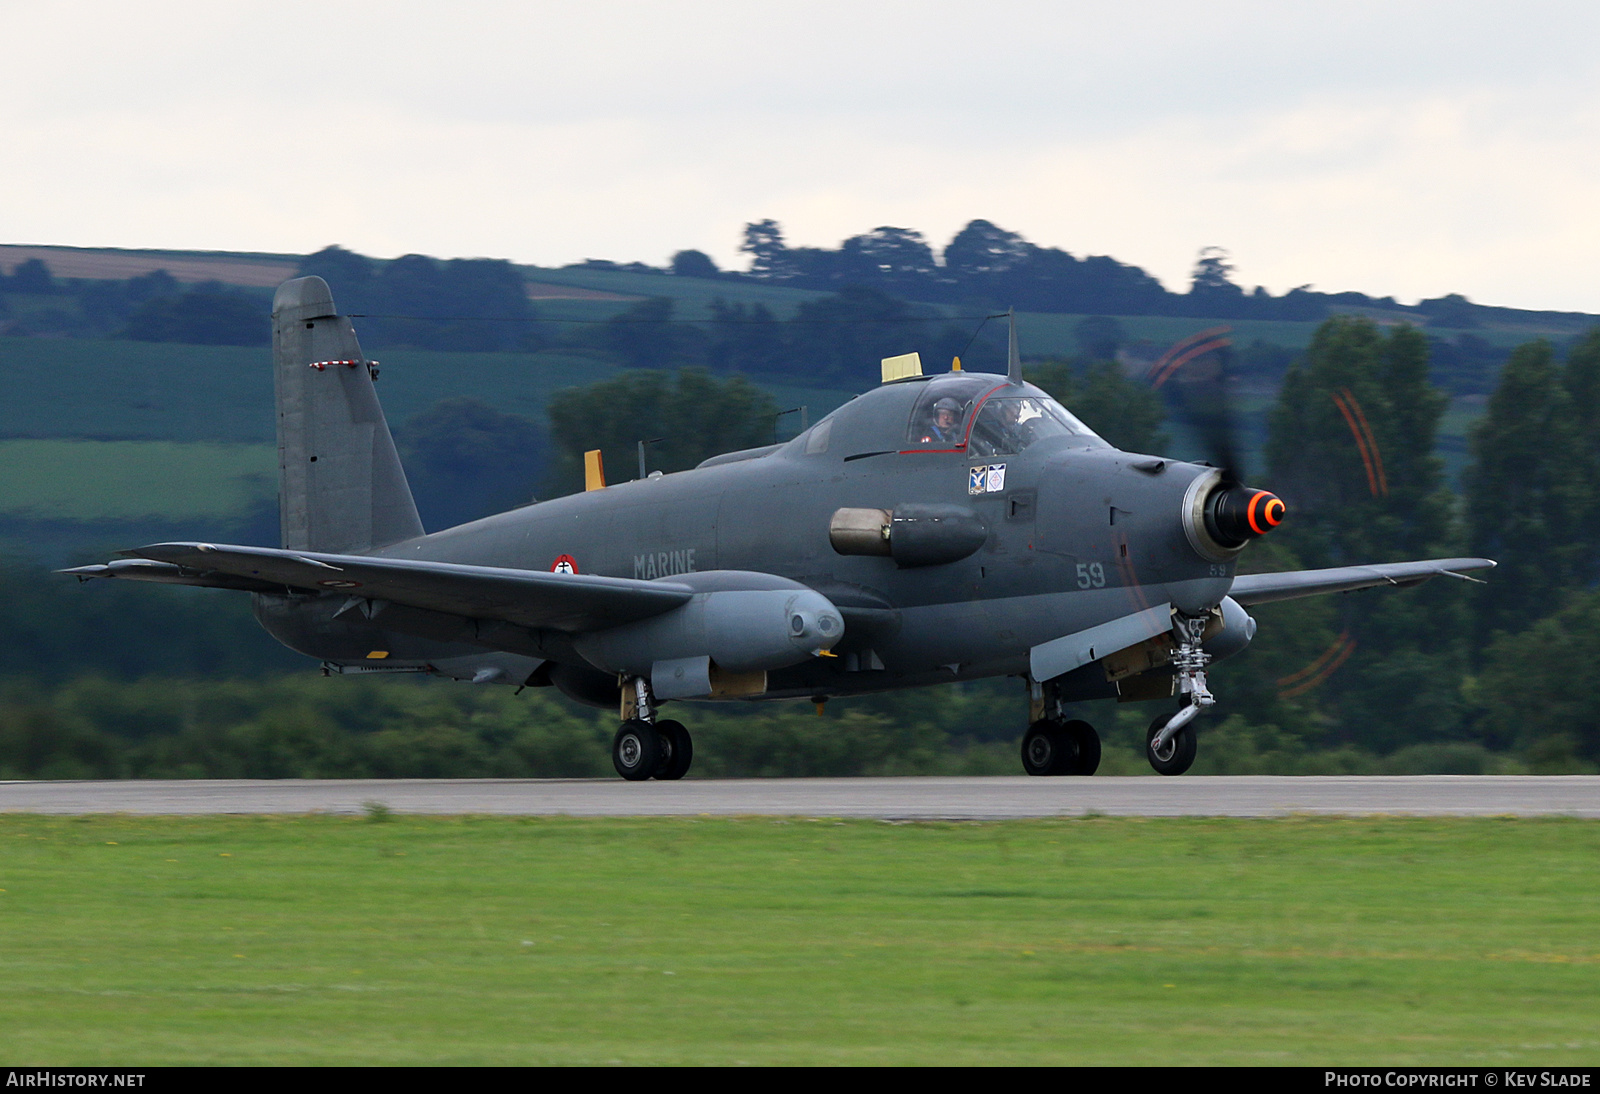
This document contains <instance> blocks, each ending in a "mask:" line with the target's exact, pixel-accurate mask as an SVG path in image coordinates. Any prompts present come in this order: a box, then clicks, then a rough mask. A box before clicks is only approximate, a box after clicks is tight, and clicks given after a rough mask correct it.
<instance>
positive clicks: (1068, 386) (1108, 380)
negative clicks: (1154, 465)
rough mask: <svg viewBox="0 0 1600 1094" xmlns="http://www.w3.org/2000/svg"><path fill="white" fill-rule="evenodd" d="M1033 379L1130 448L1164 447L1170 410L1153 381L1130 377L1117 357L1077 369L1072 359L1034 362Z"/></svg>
mask: <svg viewBox="0 0 1600 1094" xmlns="http://www.w3.org/2000/svg"><path fill="white" fill-rule="evenodd" d="M1026 373H1027V377H1028V379H1029V380H1030V381H1031V382H1033V383H1035V384H1037V385H1038V386H1039V387H1041V388H1043V389H1044V390H1045V391H1047V392H1049V393H1050V394H1051V395H1052V396H1054V397H1055V399H1056V401H1057V402H1059V403H1061V405H1062V406H1064V407H1066V408H1067V409H1068V410H1070V411H1072V413H1073V414H1075V415H1077V416H1078V417H1079V418H1080V419H1082V420H1083V423H1084V424H1085V425H1087V426H1088V427H1089V428H1090V429H1092V430H1094V431H1095V432H1096V433H1098V434H1100V436H1101V437H1103V438H1105V440H1106V441H1107V442H1108V443H1110V444H1111V445H1114V446H1115V447H1117V448H1120V449H1122V450H1123V451H1124V452H1153V453H1160V452H1164V451H1165V450H1166V448H1167V446H1168V444H1170V440H1169V438H1168V437H1167V435H1166V434H1165V433H1163V432H1162V431H1161V423H1162V420H1163V418H1165V416H1166V410H1165V408H1164V407H1163V406H1162V404H1161V397H1160V396H1159V395H1157V394H1156V392H1155V391H1154V390H1152V389H1151V387H1150V386H1149V385H1148V384H1145V383H1141V382H1140V381H1138V380H1132V379H1129V378H1128V377H1127V376H1126V375H1124V374H1123V372H1122V369H1121V368H1120V367H1118V366H1117V364H1116V363H1115V362H1101V363H1098V364H1093V365H1090V366H1089V367H1088V368H1086V369H1082V370H1080V369H1076V368H1074V367H1073V365H1072V364H1071V362H1068V361H1063V360H1049V361H1041V362H1037V363H1029V364H1028V366H1027V368H1026Z"/></svg>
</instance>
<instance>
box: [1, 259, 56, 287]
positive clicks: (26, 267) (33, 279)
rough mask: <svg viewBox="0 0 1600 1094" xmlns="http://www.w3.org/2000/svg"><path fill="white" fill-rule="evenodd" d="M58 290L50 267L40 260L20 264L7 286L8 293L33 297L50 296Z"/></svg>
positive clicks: (30, 260)
mask: <svg viewBox="0 0 1600 1094" xmlns="http://www.w3.org/2000/svg"><path fill="white" fill-rule="evenodd" d="M57 289H58V286H57V285H56V280H55V278H54V277H52V276H51V275H50V267H49V266H47V265H45V263H44V261H43V260H42V259H38V258H30V259H28V260H27V261H26V262H19V263H18V264H17V268H16V269H14V270H12V271H11V277H10V278H9V280H8V283H7V284H6V291H8V292H14V293H21V294H24V295H32V296H48V295H50V294H51V293H54V292H56V291H57Z"/></svg>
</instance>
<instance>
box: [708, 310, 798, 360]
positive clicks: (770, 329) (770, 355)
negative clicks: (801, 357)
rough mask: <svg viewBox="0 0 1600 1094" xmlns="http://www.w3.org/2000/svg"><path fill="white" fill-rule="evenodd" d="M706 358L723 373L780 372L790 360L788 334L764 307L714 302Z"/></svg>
mask: <svg viewBox="0 0 1600 1094" xmlns="http://www.w3.org/2000/svg"><path fill="white" fill-rule="evenodd" d="M706 356H707V360H708V361H709V362H710V364H711V366H712V367H713V368H715V369H718V370H720V371H723V372H751V373H774V372H780V371H782V370H783V369H784V367H785V366H786V365H787V363H788V360H789V353H788V342H787V338H786V331H785V329H784V326H783V324H781V323H779V322H778V320H777V317H776V316H774V315H773V314H772V312H771V311H769V310H768V309H767V306H766V305H765V304H752V305H748V306H747V305H744V304H729V303H727V302H726V301H724V300H713V301H712V302H711V344H710V346H709V347H708V349H707V351H706Z"/></svg>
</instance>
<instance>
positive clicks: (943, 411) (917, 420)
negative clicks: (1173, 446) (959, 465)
mask: <svg viewBox="0 0 1600 1094" xmlns="http://www.w3.org/2000/svg"><path fill="white" fill-rule="evenodd" d="M923 387H924V390H923V391H922V392H921V393H920V394H919V396H918V398H917V400H916V403H915V404H914V405H913V406H912V409H911V421H910V424H909V426H908V427H907V432H906V438H905V440H906V448H907V449H911V450H927V449H933V450H963V451H966V452H968V453H970V454H971V455H974V456H1002V455H1013V454H1015V453H1018V452H1022V451H1024V450H1026V449H1028V448H1030V447H1032V446H1033V445H1035V444H1037V443H1039V442H1040V441H1043V440H1048V439H1051V438H1058V437H1064V438H1070V439H1072V440H1075V441H1076V442H1077V443H1078V445H1080V446H1084V447H1102V446H1104V445H1105V442H1104V441H1102V440H1101V439H1100V438H1099V437H1098V436H1096V435H1095V432H1094V430H1092V429H1090V428H1089V427H1088V426H1086V425H1084V424H1083V423H1082V422H1080V421H1079V420H1078V419H1077V418H1075V417H1073V416H1072V414H1071V413H1070V412H1069V411H1068V410H1067V409H1066V407H1064V406H1062V405H1061V404H1060V403H1058V402H1056V401H1055V400H1054V399H1052V398H1051V397H1050V396H1048V395H1046V394H1045V393H1044V392H1042V391H1040V390H1039V389H1038V388H1036V387H1034V386H1033V385H1032V384H1022V385H1021V386H1018V385H1015V384H1010V383H1001V384H996V383H995V377H993V376H984V375H972V376H943V377H939V378H937V379H936V380H933V381H930V382H929V383H927V384H925V385H923Z"/></svg>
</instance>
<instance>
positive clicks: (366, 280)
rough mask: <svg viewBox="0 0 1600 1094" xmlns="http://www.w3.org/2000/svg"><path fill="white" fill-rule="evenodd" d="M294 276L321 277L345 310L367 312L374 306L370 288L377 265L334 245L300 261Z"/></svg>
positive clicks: (362, 256) (371, 288) (375, 278)
mask: <svg viewBox="0 0 1600 1094" xmlns="http://www.w3.org/2000/svg"><path fill="white" fill-rule="evenodd" d="M295 276H296V277H320V278H322V280H324V281H326V282H327V283H328V287H329V288H330V289H332V290H333V298H334V300H335V301H337V302H338V303H339V306H340V307H341V308H343V309H344V310H345V311H354V312H367V311H371V310H372V306H373V304H374V303H375V298H374V295H373V286H374V283H375V282H376V280H377V264H376V263H374V262H373V261H372V259H370V258H368V257H367V256H366V255H359V254H356V253H355V252H354V251H347V250H345V249H344V248H343V247H340V246H338V245H337V244H335V245H332V246H328V247H324V248H323V249H322V250H320V251H318V252H317V253H316V254H310V255H307V256H306V257H305V258H302V259H301V260H300V265H299V266H298V267H297V268H296V270H295Z"/></svg>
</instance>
